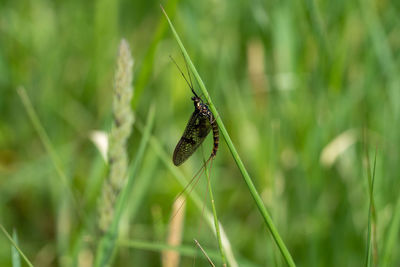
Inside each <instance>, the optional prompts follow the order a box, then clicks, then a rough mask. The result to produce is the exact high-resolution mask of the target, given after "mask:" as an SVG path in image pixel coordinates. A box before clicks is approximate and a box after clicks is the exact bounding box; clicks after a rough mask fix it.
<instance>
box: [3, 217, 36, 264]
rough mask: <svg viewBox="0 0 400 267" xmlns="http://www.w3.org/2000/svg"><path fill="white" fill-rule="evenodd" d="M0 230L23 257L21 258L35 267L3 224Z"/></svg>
mask: <svg viewBox="0 0 400 267" xmlns="http://www.w3.org/2000/svg"><path fill="white" fill-rule="evenodd" d="M0 229H1V231H2V232H3V233H4V235H5V236H6V237H7V239H8V241H10V243H11V244H12V245H13V246H14V248H15V249H16V250H17V251H18V253H19V254H20V255H21V257H22V258H23V259H24V261H25V262H26V264H27V265H28V266H30V267H33V264H32V263H31V262H30V260H29V259H28V257H26V256H25V254H24V253H23V252H22V250H21V249H20V248H19V246H18V244H17V243H16V242H15V241H14V239H13V238H12V237H11V235H10V234H9V233H8V232H7V230H6V229H5V228H4V226H3V225H2V224H0Z"/></svg>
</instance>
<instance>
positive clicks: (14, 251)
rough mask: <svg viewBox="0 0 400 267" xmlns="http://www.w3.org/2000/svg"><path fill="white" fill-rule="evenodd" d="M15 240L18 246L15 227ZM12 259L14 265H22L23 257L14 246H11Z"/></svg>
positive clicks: (14, 266) (16, 266)
mask: <svg viewBox="0 0 400 267" xmlns="http://www.w3.org/2000/svg"><path fill="white" fill-rule="evenodd" d="M13 240H14V242H15V244H17V246H18V235H17V231H16V230H15V229H14V230H13ZM11 261H12V266H13V267H21V257H20V255H19V252H18V250H17V249H16V248H15V247H14V246H11Z"/></svg>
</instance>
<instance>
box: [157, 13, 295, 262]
mask: <svg viewBox="0 0 400 267" xmlns="http://www.w3.org/2000/svg"><path fill="white" fill-rule="evenodd" d="M161 9H162V10H163V12H164V15H165V17H166V19H167V21H168V23H169V26H170V28H171V30H172V33H173V35H174V37H175V39H176V41H177V43H178V45H179V47H180V49H181V51H182V53H183V56H184V57H185V60H186V62H187V63H188V66H189V68H190V70H191V71H192V73H193V74H194V76H195V78H196V80H197V82H198V84H199V86H200V89H201V91H202V93H203V95H204V97H205V98H206V100H207V102H208V105H209V107H210V109H211V111H212V113H213V114H214V117H215V118H216V121H217V123H218V127H219V129H220V131H221V133H222V136H223V137H224V139H225V142H226V144H227V145H228V148H229V150H230V151H231V154H232V157H233V159H234V160H235V162H236V164H237V166H238V168H239V170H240V172H241V174H242V177H243V179H244V181H245V182H246V184H247V188H248V189H249V191H250V194H251V195H252V197H253V199H254V201H255V203H256V205H257V207H258V209H259V211H260V214H261V216H262V217H263V219H264V222H265V224H266V225H267V227H268V229H269V231H270V232H271V234H272V237H273V238H274V240H275V243H276V244H277V246H278V248H279V250H280V251H281V254H282V256H283V257H284V259H285V261H286V263H287V264H288V265H289V266H296V265H295V263H294V261H293V258H292V256H291V255H290V253H289V250H288V249H287V247H286V245H285V243H284V242H283V240H282V238H281V237H280V235H279V233H278V230H277V229H276V227H275V225H274V223H273V221H272V219H271V216H270V215H269V213H268V211H267V209H266V208H265V206H264V203H263V201H262V199H261V197H260V195H259V194H258V192H257V189H256V187H255V186H254V184H253V181H252V179H251V178H250V175H249V173H248V172H247V170H246V168H245V166H244V164H243V162H242V160H241V159H240V157H239V154H238V152H237V151H236V148H235V146H234V145H233V143H232V140H231V138H230V136H229V134H228V132H227V130H226V128H225V125H224V123H223V122H222V119H221V116H220V115H219V113H218V111H217V109H216V108H215V106H214V104H213V102H212V100H211V98H210V95H209V94H208V91H207V89H206V87H205V85H204V82H203V80H202V79H201V77H200V75H199V74H198V72H197V70H196V67H195V66H194V65H193V63H192V61H191V59H190V57H189V55H188V53H187V52H186V49H185V47H184V46H183V44H182V41H181V40H180V38H179V35H178V33H177V32H176V30H175V28H174V26H173V25H172V22H171V21H170V19H169V18H168V15H167V13H165V11H164V9H163V8H162V7H161Z"/></svg>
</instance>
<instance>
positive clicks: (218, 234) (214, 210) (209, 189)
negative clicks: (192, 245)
mask: <svg viewBox="0 0 400 267" xmlns="http://www.w3.org/2000/svg"><path fill="white" fill-rule="evenodd" d="M211 166H212V160H211V162H210V170H211ZM204 168H205V175H206V177H207V187H208V193H209V194H210V200H211V207H212V212H213V218H214V226H215V233H216V235H217V241H218V247H219V252H220V253H221V259H222V266H226V257H225V252H224V247H223V246H222V240H221V232H220V230H219V221H218V217H217V209H216V208H215V201H214V196H213V192H212V187H211V181H210V175H209V173H208V169H207V164H206V161H205V160H204ZM196 243H197V241H196ZM198 246H199V247H200V248H201V246H200V244H198ZM201 249H202V248H201Z"/></svg>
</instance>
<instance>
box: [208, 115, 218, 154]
mask: <svg viewBox="0 0 400 267" xmlns="http://www.w3.org/2000/svg"><path fill="white" fill-rule="evenodd" d="M208 112H209V116H208V119H209V120H210V124H211V128H212V132H213V138H214V147H213V150H212V152H211V155H210V158H213V157H215V156H216V155H217V151H218V144H219V129H218V124H217V122H216V120H215V118H214V115H213V114H212V113H211V111H208Z"/></svg>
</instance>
